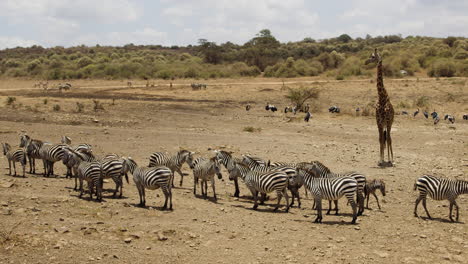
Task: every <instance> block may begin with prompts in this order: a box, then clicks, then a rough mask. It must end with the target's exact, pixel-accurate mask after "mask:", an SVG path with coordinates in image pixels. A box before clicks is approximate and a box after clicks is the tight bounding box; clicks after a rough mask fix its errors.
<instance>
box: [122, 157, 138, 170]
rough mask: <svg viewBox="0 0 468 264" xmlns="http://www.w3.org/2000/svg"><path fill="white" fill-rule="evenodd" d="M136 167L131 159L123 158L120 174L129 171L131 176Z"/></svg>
mask: <svg viewBox="0 0 468 264" xmlns="http://www.w3.org/2000/svg"><path fill="white" fill-rule="evenodd" d="M137 167H138V165H137V163H136V161H134V160H133V159H132V157H127V158H123V164H122V174H125V173H127V171H130V173H131V174H133V172H134V171H135V169H136V168H137Z"/></svg>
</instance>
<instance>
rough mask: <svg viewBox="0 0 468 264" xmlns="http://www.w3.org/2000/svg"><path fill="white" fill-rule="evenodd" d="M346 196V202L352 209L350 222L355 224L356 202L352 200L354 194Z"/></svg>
mask: <svg viewBox="0 0 468 264" xmlns="http://www.w3.org/2000/svg"><path fill="white" fill-rule="evenodd" d="M346 198H348V202H349V203H350V204H351V208H352V209H353V220H351V224H355V223H356V219H357V217H358V214H357V208H356V207H357V206H356V203H355V202H354V195H350V196H347V197H346Z"/></svg>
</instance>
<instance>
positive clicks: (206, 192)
mask: <svg viewBox="0 0 468 264" xmlns="http://www.w3.org/2000/svg"><path fill="white" fill-rule="evenodd" d="M203 182H204V183H205V193H204V196H205V199H207V198H208V181H207V180H204V181H203ZM203 182H202V184H203Z"/></svg>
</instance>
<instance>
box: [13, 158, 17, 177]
mask: <svg viewBox="0 0 468 264" xmlns="http://www.w3.org/2000/svg"><path fill="white" fill-rule="evenodd" d="M13 169H14V170H15V175H14V176H16V162H15V161H13Z"/></svg>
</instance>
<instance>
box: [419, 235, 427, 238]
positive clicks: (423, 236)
mask: <svg viewBox="0 0 468 264" xmlns="http://www.w3.org/2000/svg"><path fill="white" fill-rule="evenodd" d="M419 237H420V238H427V236H426V235H419Z"/></svg>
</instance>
